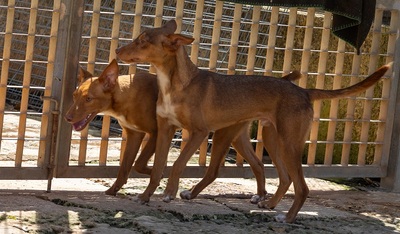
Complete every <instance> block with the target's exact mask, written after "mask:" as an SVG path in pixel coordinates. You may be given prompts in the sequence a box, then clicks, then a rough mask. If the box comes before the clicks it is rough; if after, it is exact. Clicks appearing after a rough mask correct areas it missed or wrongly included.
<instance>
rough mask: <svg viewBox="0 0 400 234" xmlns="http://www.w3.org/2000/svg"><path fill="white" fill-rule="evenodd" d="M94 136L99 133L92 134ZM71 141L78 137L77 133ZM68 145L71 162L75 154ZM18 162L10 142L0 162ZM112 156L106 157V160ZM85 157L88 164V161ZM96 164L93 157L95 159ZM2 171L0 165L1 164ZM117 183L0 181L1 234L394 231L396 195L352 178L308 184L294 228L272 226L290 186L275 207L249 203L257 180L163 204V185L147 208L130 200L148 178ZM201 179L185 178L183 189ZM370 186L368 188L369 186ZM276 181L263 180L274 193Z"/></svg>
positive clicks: (399, 207)
mask: <svg viewBox="0 0 400 234" xmlns="http://www.w3.org/2000/svg"><path fill="white" fill-rule="evenodd" d="M18 122H19V121H18V118H17V116H14V115H8V116H6V119H5V124H4V126H3V137H4V136H7V137H11V138H13V137H16V136H15V134H16V132H15V131H14V129H16V125H17V124H18ZM39 129H40V122H39V121H38V120H34V119H28V122H27V131H26V134H27V135H29V136H33V137H34V136H38V130H39ZM94 134H95V135H96V134H98V133H94ZM74 137H76V138H77V137H79V133H76V132H74ZM29 144H30V145H29V147H27V149H25V150H24V161H23V165H30V164H32V163H35V160H36V158H37V149H38V144H37V142H34V141H32V142H29ZM119 144H120V143H119V142H117V143H110V147H111V149H112V151H111V153H110V155H109V157H110V158H111V159H112V157H114V158H115V160H117V159H119ZM98 148H99V147H98V143H97V144H96V143H94V144H91V145H89V146H88V152H89V153H88V155H94V156H96V155H98V152H97V151H98ZM76 152H77V149H75V148H74V147H71V158H73V157H77V153H76ZM14 157H15V143H14V142H11V141H5V142H3V143H2V149H1V152H0V161H1V163H3V164H4V163H6V162H7V161H9V160H12V159H13V158H14ZM110 158H109V159H110ZM87 160H92V159H91V158H88V159H87ZM93 160H96V158H95V157H93ZM0 170H1V167H0ZM113 181H114V179H54V180H53V186H52V192H51V193H46V192H45V190H46V188H47V181H24V180H21V181H7V180H0V233H12V234H14V233H17V234H18V233H232V234H233V233H399V232H400V194H394V193H388V192H384V191H381V190H380V189H379V187H376V185H375V184H374V183H373V182H371V181H369V180H363V179H360V180H351V181H349V182H351V183H350V184H349V185H343V184H337V183H333V182H329V181H326V180H320V179H310V178H308V179H307V184H308V185H309V187H310V190H311V192H310V195H309V197H308V199H307V201H306V203H305V204H304V206H303V208H302V209H301V211H300V213H299V215H298V218H297V220H296V222H295V223H294V224H283V223H277V222H276V221H275V219H274V217H275V216H276V215H278V214H284V213H285V212H287V211H288V209H289V208H290V206H291V204H292V202H293V189H292V188H290V190H289V192H288V193H287V195H286V196H285V197H284V198H283V200H282V201H281V202H280V204H279V205H278V206H277V207H276V209H275V210H273V211H271V210H266V209H260V208H258V207H257V206H256V205H253V204H251V203H250V202H249V201H250V197H251V195H252V194H253V193H254V192H256V183H255V180H254V179H218V180H217V181H215V182H214V183H213V184H211V185H210V186H209V187H208V188H206V189H205V190H204V191H203V192H202V193H201V194H200V196H199V197H198V198H197V199H194V200H192V201H186V200H181V199H179V198H178V199H176V200H174V201H172V202H171V203H168V204H167V203H164V202H162V199H161V193H162V191H163V189H164V188H165V183H166V180H163V181H162V183H161V184H160V187H159V189H158V190H157V191H156V194H155V195H154V196H153V197H152V200H151V201H150V203H149V204H147V205H140V204H138V203H136V202H135V197H136V195H137V194H138V193H141V192H142V191H143V190H144V189H145V188H146V186H147V185H148V179H130V180H129V181H128V183H127V184H126V185H125V186H124V188H123V190H121V191H120V193H119V194H118V195H117V196H116V197H112V196H106V195H105V194H104V191H105V190H106V189H107V188H108V187H109V186H111V184H112V183H113ZM198 181H199V179H182V180H181V182H180V190H184V189H189V188H191V187H192V186H193V185H194V184H195V183H197V182H198ZM366 182H368V183H366ZM277 183H278V181H277V180H276V179H267V191H268V192H269V193H270V194H273V193H274V192H275V190H276V187H277Z"/></svg>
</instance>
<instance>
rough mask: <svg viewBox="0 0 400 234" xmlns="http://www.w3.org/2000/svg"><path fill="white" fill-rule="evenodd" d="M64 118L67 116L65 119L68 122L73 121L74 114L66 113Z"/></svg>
mask: <svg viewBox="0 0 400 234" xmlns="http://www.w3.org/2000/svg"><path fill="white" fill-rule="evenodd" d="M64 118H65V120H66V121H67V122H71V121H72V115H70V114H66V115H65V116H64Z"/></svg>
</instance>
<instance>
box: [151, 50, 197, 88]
mask: <svg viewBox="0 0 400 234" xmlns="http://www.w3.org/2000/svg"><path fill="white" fill-rule="evenodd" d="M155 67H156V70H157V79H158V82H159V85H160V90H161V92H162V93H163V94H166V93H167V92H169V90H170V89H171V88H173V89H183V88H185V87H186V86H187V85H188V84H189V83H190V81H191V79H192V77H194V76H196V75H197V73H198V72H199V69H198V68H197V66H196V65H195V64H194V63H193V62H192V61H191V60H190V58H189V56H188V54H187V52H186V50H185V48H184V47H183V46H180V47H179V48H178V49H177V51H176V52H175V53H174V54H173V55H172V56H168V57H166V59H165V60H164V61H163V62H162V63H161V64H155Z"/></svg>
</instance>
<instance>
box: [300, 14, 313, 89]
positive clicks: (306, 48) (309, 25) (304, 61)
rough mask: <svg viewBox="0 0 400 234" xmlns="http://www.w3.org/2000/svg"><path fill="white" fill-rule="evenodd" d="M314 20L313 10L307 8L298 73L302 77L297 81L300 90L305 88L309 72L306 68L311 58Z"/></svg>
mask: <svg viewBox="0 0 400 234" xmlns="http://www.w3.org/2000/svg"><path fill="white" fill-rule="evenodd" d="M314 19H315V8H308V10H307V19H306V30H305V32H304V42H303V51H302V54H301V67H300V72H301V73H302V74H304V75H303V77H302V78H301V79H300V80H299V81H298V83H299V86H300V87H302V88H306V87H307V74H308V71H309V67H308V66H309V65H310V58H311V43H312V39H313V29H314Z"/></svg>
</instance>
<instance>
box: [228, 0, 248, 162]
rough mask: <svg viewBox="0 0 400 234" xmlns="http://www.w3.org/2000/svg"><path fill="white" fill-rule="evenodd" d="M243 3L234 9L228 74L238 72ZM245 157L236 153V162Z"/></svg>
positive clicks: (236, 5)
mask: <svg viewBox="0 0 400 234" xmlns="http://www.w3.org/2000/svg"><path fill="white" fill-rule="evenodd" d="M242 8H243V5H242V4H235V9H234V11H233V22H232V30H231V41H230V46H229V59H228V71H227V74H228V75H234V74H235V73H236V58H237V51H238V46H239V33H240V21H241V17H242ZM243 161H244V160H243V157H242V156H241V155H240V154H237V155H236V164H237V165H243Z"/></svg>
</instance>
